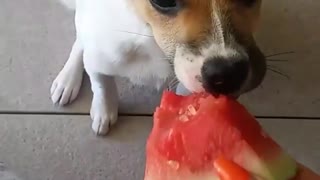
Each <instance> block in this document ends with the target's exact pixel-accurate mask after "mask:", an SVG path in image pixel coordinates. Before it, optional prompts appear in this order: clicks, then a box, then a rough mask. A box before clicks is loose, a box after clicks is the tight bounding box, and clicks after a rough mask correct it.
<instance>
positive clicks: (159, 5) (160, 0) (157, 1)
mask: <svg viewBox="0 0 320 180" xmlns="http://www.w3.org/2000/svg"><path fill="white" fill-rule="evenodd" d="M150 3H151V4H152V6H153V7H154V8H155V9H156V10H157V11H159V12H161V13H163V14H169V15H170V14H175V13H176V12H177V11H178V9H179V8H180V5H181V4H180V0H150Z"/></svg>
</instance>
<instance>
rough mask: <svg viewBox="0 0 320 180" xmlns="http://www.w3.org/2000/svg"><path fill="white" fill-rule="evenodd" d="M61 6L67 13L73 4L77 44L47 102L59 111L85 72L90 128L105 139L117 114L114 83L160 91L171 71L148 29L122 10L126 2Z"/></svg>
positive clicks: (80, 1)
mask: <svg viewBox="0 0 320 180" xmlns="http://www.w3.org/2000/svg"><path fill="white" fill-rule="evenodd" d="M62 1H63V2H64V3H65V4H66V5H67V6H68V7H72V6H73V5H75V4H76V16H75V24H76V30H77V40H76V42H75V43H74V46H73V49H72V51H71V54H70V57H69V60H68V62H67V63H66V65H65V67H64V68H63V69H62V70H61V72H60V73H59V75H58V77H57V78H56V80H55V81H54V83H53V86H52V88H51V94H52V100H53V102H54V103H59V104H61V105H64V104H66V103H69V102H71V101H72V100H74V99H75V98H76V96H77V94H78V92H79V88H80V86H81V81H82V73H83V68H84V69H85V70H86V72H87V73H88V75H89V77H90V81H91V84H92V91H93V101H92V106H91V111H90V113H91V118H92V119H93V123H92V128H93V130H94V131H95V133H97V134H99V135H104V134H106V133H107V132H108V130H109V127H110V125H112V124H114V123H115V122H116V120H117V114H118V92H117V89H116V85H115V82H114V78H113V77H114V76H121V77H127V78H129V79H130V80H131V81H132V82H133V83H135V84H142V85H148V86H150V87H160V86H162V84H163V83H164V82H165V81H166V80H167V78H168V77H169V75H170V74H171V73H172V72H171V71H172V70H171V66H170V64H169V62H168V61H167V60H166V59H165V57H164V54H163V52H162V51H161V50H160V48H159V47H158V45H157V44H156V42H155V40H154V38H153V37H152V32H151V30H150V28H149V27H148V26H147V25H146V23H145V22H143V21H141V20H140V19H139V18H138V17H137V16H136V14H135V12H134V11H133V10H131V9H130V7H129V6H128V5H127V1H128V0H116V1H110V0H77V1H76V3H75V1H73V2H72V0H62ZM82 55H83V61H82V59H81V57H82ZM103 75H104V76H103ZM105 78H106V79H105Z"/></svg>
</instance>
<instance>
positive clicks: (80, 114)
mask: <svg viewBox="0 0 320 180" xmlns="http://www.w3.org/2000/svg"><path fill="white" fill-rule="evenodd" d="M0 115H56V116H68V115H74V116H89V115H90V114H89V113H73V112H37V111H0ZM119 116H152V114H147V113H145V114H144V113H137V114H130V113H120V114H119Z"/></svg>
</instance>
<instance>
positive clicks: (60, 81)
mask: <svg viewBox="0 0 320 180" xmlns="http://www.w3.org/2000/svg"><path fill="white" fill-rule="evenodd" d="M82 77H83V71H82V69H80V68H74V69H72V68H70V69H65V68H64V69H63V70H62V71H61V72H60V73H59V75H58V76H57V77H56V79H55V80H54V81H53V83H52V86H51V90H50V91H51V100H52V102H53V103H54V104H59V105H65V104H68V103H71V102H72V101H73V100H75V99H76V97H77V96H78V93H79V90H80V87H81V84H82Z"/></svg>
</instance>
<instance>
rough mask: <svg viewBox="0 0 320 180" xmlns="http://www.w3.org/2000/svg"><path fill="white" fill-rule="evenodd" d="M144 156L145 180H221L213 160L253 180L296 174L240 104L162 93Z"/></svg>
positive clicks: (204, 96)
mask: <svg viewBox="0 0 320 180" xmlns="http://www.w3.org/2000/svg"><path fill="white" fill-rule="evenodd" d="M146 151H147V157H146V158H147V160H146V170H145V180H221V179H223V178H221V179H220V177H221V174H219V173H221V172H218V171H219V170H217V166H215V162H217V161H216V160H219V157H224V158H225V159H227V160H230V162H234V163H236V164H237V165H239V167H242V168H244V169H245V170H246V171H249V172H250V173H252V174H253V175H254V176H255V178H256V179H263V180H287V179H290V178H292V177H293V176H294V175H295V174H296V170H297V165H296V162H295V161H294V160H293V159H292V158H291V157H290V156H289V155H288V154H286V153H285V152H284V151H283V150H282V149H281V147H280V146H279V145H278V144H277V143H276V142H275V141H273V140H272V139H271V138H270V137H269V136H268V135H267V134H266V133H265V132H264V131H263V129H262V128H261V126H260V124H259V123H258V122H257V121H256V119H255V118H254V117H253V116H252V115H250V114H249V113H248V112H247V110H246V109H245V108H244V107H243V106H242V105H241V104H240V103H238V102H237V101H235V100H233V99H231V98H229V97H225V96H219V97H213V96H210V95H208V94H205V93H200V94H193V95H190V96H187V97H184V96H178V95H176V94H174V93H172V92H165V93H164V95H163V97H162V101H161V105H160V107H158V108H157V109H156V112H155V114H154V126H153V129H152V132H151V134H150V136H149V138H148V142H147V149H146ZM220 162H221V161H220ZM223 162H225V161H223ZM225 165H226V164H225ZM227 165H228V164H227ZM229 167H231V166H229ZM234 172H240V171H234ZM232 177H234V175H232ZM243 177H245V176H243ZM235 180H239V179H238V178H237V179H235Z"/></svg>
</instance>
